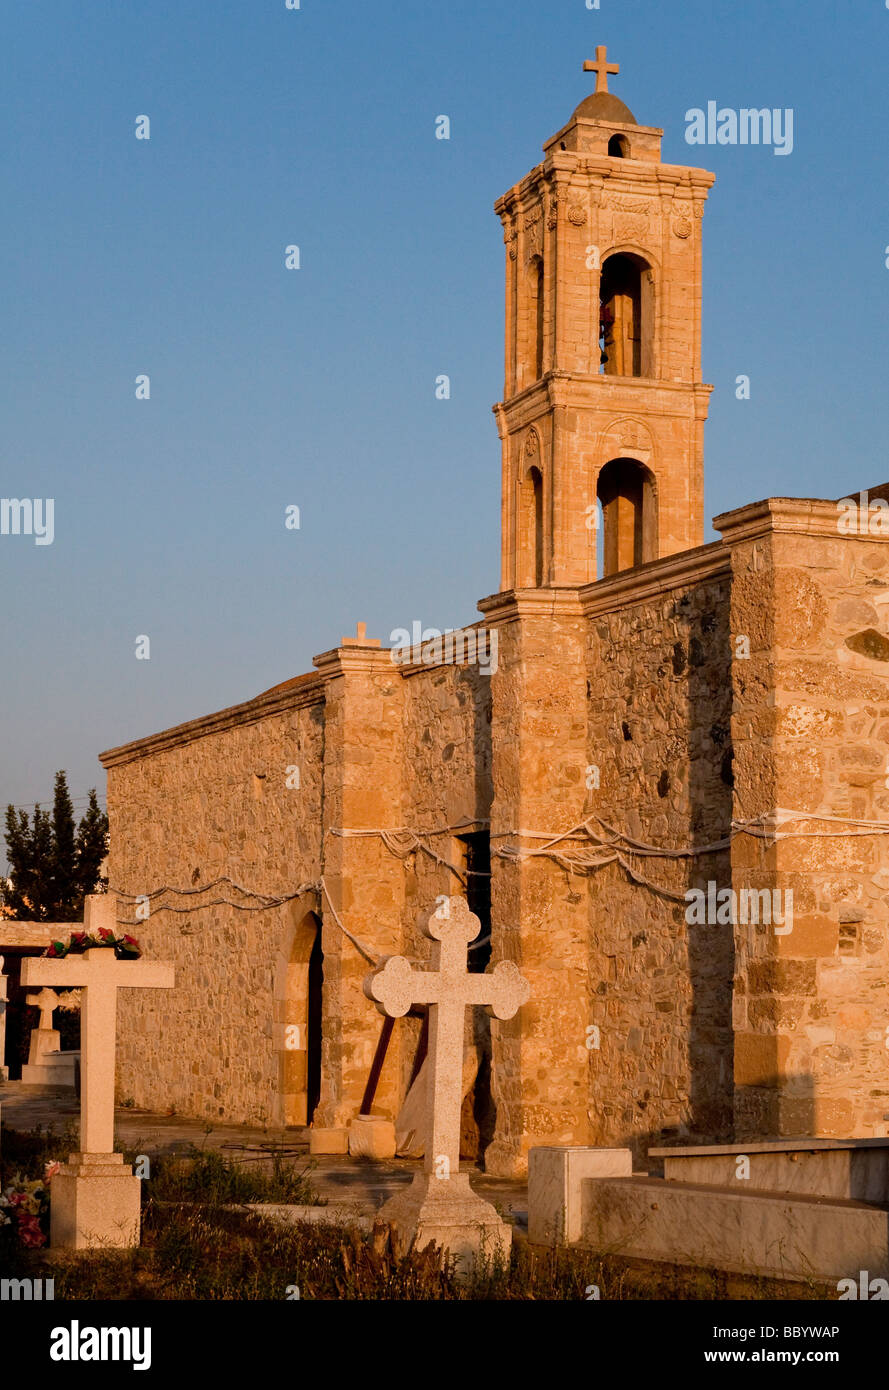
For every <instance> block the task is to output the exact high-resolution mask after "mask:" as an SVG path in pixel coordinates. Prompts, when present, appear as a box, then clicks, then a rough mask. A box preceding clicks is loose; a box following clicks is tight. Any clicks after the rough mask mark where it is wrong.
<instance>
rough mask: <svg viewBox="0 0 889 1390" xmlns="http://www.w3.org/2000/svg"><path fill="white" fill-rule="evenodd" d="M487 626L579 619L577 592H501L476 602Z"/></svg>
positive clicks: (545, 590)
mask: <svg viewBox="0 0 889 1390" xmlns="http://www.w3.org/2000/svg"><path fill="white" fill-rule="evenodd" d="M475 606H476V608H477V609H478V610H479V612H480V613H484V615H485V617H486V619H487V623H486V626H488V627H501V626H502V625H503V624H504V623H511V622H514V621H515V620H516V618H539V617H548V618H579V617H581V616H582V611H583V610H582V607H581V602H580V597H579V590H578V589H573V588H572V589H504V590H503V592H502V593H499V594H491V595H489V597H488V598H482V599H479V601H478V603H477V604H476V605H475Z"/></svg>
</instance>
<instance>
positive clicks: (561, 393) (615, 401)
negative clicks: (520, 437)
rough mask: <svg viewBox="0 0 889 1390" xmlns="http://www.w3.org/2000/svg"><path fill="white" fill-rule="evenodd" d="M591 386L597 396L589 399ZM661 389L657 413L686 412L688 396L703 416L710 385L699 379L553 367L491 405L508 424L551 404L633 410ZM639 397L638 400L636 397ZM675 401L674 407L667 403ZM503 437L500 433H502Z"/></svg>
mask: <svg viewBox="0 0 889 1390" xmlns="http://www.w3.org/2000/svg"><path fill="white" fill-rule="evenodd" d="M591 389H592V390H593V391H595V393H596V399H595V400H593V399H592V398H591V394H590V392H591ZM655 391H657V392H663V393H664V394H663V399H661V400H658V401H657V402H656V405H657V410H658V413H659V414H661V415H667V414H673V415H676V416H679V417H683V418H684V417H685V416H687V415H688V397H689V394H692V395H693V396H694V397H695V398H696V401H697V409H696V413H697V416H698V418H700V419H706V417H707V410H708V406H709V400H710V394H711V392H712V391H713V387H712V386H711V385H709V383H707V382H701V381H688V382H684V381H668V380H663V379H661V378H655V377H637V376H605V375H603V374H602V373H601V372H600V373H596V374H593V373H582V372H569V371H566V370H564V369H563V368H555V369H554V370H552V371H549V372H547V373H546V374H545V375H544V376H543V377H542V378H541V380H540V381H535V382H532V384H531V385H530V386H526V387H524V389H523V390H521V391H518V392H517V393H516V394H515V395H514V396H510V397H509V399H508V400H505V401H498V402H497V404H496V405H494V406H492V409H493V411H494V413H495V415H497V416H498V424H499V421H500V419H502V420H503V421H504V424H507V423H508V424H509V425H510V426H513V427H514V426H516V425H519V426H521V425H526V424H530V423H531V422H532V421H533V420H536V419H537V418H538V416H539V415H541V414H544V413H545V412H546V411H547V410H549V409H550V408H552V407H554V406H560V405H567V406H577V407H583V406H588V407H589V408H590V409H596V410H598V409H601V408H602V407H608V406H609V405H610V406H613V408H614V409H615V410H633V409H635V408H637V406H638V405H639V404H640V403H641V404H643V405H644V406H645V407H646V408H648V409H650V408H651V405H652V392H655ZM637 396H638V398H639V399H638V400H637V399H636V398H637ZM674 403H675V409H674V410H670V409H669V406H670V405H672V404H674ZM501 437H502V436H501Z"/></svg>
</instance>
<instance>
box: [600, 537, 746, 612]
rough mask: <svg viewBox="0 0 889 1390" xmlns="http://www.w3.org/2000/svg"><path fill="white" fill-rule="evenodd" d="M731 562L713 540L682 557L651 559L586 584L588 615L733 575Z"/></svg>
mask: <svg viewBox="0 0 889 1390" xmlns="http://www.w3.org/2000/svg"><path fill="white" fill-rule="evenodd" d="M730 570H731V560H730V557H729V553H728V551H727V550H726V547H725V546H724V545H723V543H722V541H711V542H710V544H709V545H700V546H698V547H697V548H696V549H695V550H682V551H680V552H679V554H678V555H665V556H664V557H663V559H660V560H649V561H648V563H647V564H645V565H637V566H636V568H635V569H631V570H622V571H621V573H620V574H612V575H609V577H608V578H607V579H598V580H596V582H595V583H593V584H585V585H584V586H583V588H582V589H580V590H579V595H580V601H581V603H582V605H583V612H584V616H585V617H587V618H595V617H596V616H597V615H598V614H600V613H614V612H616V611H617V610H618V609H620V608H630V607H632V605H633V604H636V603H644V602H645V601H646V600H648V599H652V598H657V597H658V596H659V595H660V594H666V593H670V592H672V591H673V590H674V589H679V588H682V587H683V586H684V585H686V584H700V583H701V581H702V580H705V579H710V578H712V577H713V576H715V575H719V574H726V575H727V574H729V572H730Z"/></svg>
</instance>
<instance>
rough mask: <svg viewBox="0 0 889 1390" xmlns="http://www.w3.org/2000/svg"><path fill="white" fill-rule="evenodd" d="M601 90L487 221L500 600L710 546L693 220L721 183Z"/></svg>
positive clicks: (603, 86)
mask: <svg viewBox="0 0 889 1390" xmlns="http://www.w3.org/2000/svg"><path fill="white" fill-rule="evenodd" d="M584 69H585V70H586V71H593V72H595V73H596V91H595V92H594V93H593V94H592V95H591V96H588V97H586V99H585V100H584V101H582V102H581V103H580V105H579V106H578V108H577V110H576V111H575V112H574V114H573V116H572V117H571V119H570V120H569V121H568V124H567V125H565V126H563V127H562V129H561V130H559V131H558V132H557V133H556V134H555V135H554V136H553V137H552V139H550V140H548V141H547V143H546V144H545V145H544V147H543V150H544V159H543V162H542V163H541V164H538V165H537V166H536V168H534V169H532V170H531V172H530V174H528V175H527V176H526V177H525V178H524V179H522V181H521V183H517V184H516V185H515V187H513V188H511V189H510V190H509V192H508V193H506V194H504V196H503V197H502V198H500V199H499V200H498V202H497V203H496V205H495V210H496V211H497V213H498V214H499V216H500V219H501V221H502V223H503V231H504V241H505V244H506V372H505V384H504V388H503V397H504V398H503V401H502V402H501V403H500V404H499V405H497V406H495V407H494V409H495V414H496V416H497V427H498V431H499V434H500V438H501V441H502V448H503V464H502V470H503V471H502V479H503V481H502V559H501V588H502V589H516V588H518V589H527V588H544V587H552V588H555V587H560V586H561V587H571V586H576V585H581V584H588V583H590V581H592V580H594V579H597V578H601V577H602V574H600V573H598V572H597V559H596V552H597V533H598V531H599V528H602V530H603V533H604V534H603V546H602V550H603V564H602V567H601V568H602V572H603V573H604V574H606V575H607V574H614V573H616V572H617V571H619V570H624V569H628V568H630V567H631V566H633V565H638V564H642V563H644V562H645V561H646V560H654V559H657V558H659V557H660V556H663V555H671V554H674V553H675V552H677V551H681V550H688V549H691V548H693V547H694V546H697V545H700V544H701V543H702V541H703V521H704V518H703V500H704V498H703V493H704V488H703V445H704V422H705V420H706V418H707V411H708V407H709V398H710V392H711V390H712V387H710V386H706V385H704V384H703V383H702V381H701V219H702V218H703V215H704V204H705V202H706V199H707V193H708V190H709V189H710V187H711V186H712V184H713V182H714V178H715V176H714V175H713V174H709V173H706V172H705V171H704V170H702V169H689V168H685V167H684V166H682V165H675V164H662V163H661V138H662V136H663V131H662V130H658V129H655V128H654V127H651V126H642V125H639V124H637V122H636V119H635V117H634V116H633V114H632V112H631V111H630V110H629V109H628V108H627V107H626V106H625V105H624V103H623V102H622V101H621V100H620V99H619V98H618V97H616V96H615V95H614V94H613V93H612V92H610V91H609V90H608V78H609V75H611V74H614V73H617V72H618V71H619V69H618V67H617V65H616V64H613V63H609V62H608V60H607V52H606V50H605V49H604V48H599V49H598V50H597V54H596V61H595V62H587V63H584Z"/></svg>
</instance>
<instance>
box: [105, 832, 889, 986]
mask: <svg viewBox="0 0 889 1390" xmlns="http://www.w3.org/2000/svg"><path fill="white" fill-rule="evenodd" d="M792 821H818V822H821V823H827V824H830V825H842V826H843V827H844V828H843V829H841V830H787V829H784V828H782V827H785V826H787V825H788V824H789V823H790V822H792ZM472 823H473V824H485V825H486V824H489V822H487V821H481V822H479V821H476V822H472ZM597 827H598V828H597ZM465 829H466V824H465V823H464V824H461V825H448V826H443V827H442V828H441V829H438V830H427V831H425V832H420V831H418V830H413V829H411V828H410V827H408V826H400V827H396V828H394V829H387V828H382V827H381V828H378V829H377V828H372V829H364V830H344V829H332V830H331V831H330V833H331V835H338V836H341V837H343V838H347V837H349V838H359V837H362V836H376V837H377V838H378V839H380V840H382V842H383V844H384V845H385V846H386V848H387V849H388V851H389V853H390V854H392V855H394V856H395V858H396V859H400V860H405V859H407V858H408V857H409V856H410V855H411V854H416V853H418V852H419V853H422V854H425V855H427V856H428V857H429V858H430V859H432V860H434V861H435V863H437V864H440V865H441V866H442V868H445V869H447V870H448V871H449V873H452V874H453V875H454V877H455V878H457V879H458V880H459V881H460V883H462V884H463V885H464V887H465V885H466V878H467V876H468V875H471V874H473V873H475V872H476V871H474V870H461V869H458V868H456V867H455V865H453V864H451V863H450V861H449V860H447V859H445V858H444V857H443V856H442V855H440V854H439V853H437V851H436V850H434V849H433V848H432V846H431V845H430V844H429V843H428V841H429V839H431V838H433V837H436V836H440V835H451V834H453V833H455V832H458V831H460V830H465ZM738 835H750V836H753V837H754V838H756V839H761V840H768V841H770V842H771V843H772V844H775V843H776V842H777V841H779V840H792V839H841V838H843V837H844V836H856V835H889V821H880V820H862V819H856V818H854V817H847V816H835V815H826V814H823V813H821V812H817V811H794V810H790V809H789V808H787V807H784V806H779V807H777V808H776V809H775V810H774V811H771V812H766V813H763V814H762V815H759V816H754V817H753V818H752V819H751V820H745V821H732V825H731V830H730V832H729V834H728V835H726V836H724V837H723V838H722V839H720V840H713V841H711V842H710V843H709V844H704V845H684V846H680V847H678V848H675V847H674V848H666V849H665V848H663V847H662V846H659V845H652V844H649V843H648V842H647V841H645V840H639V839H636V838H634V837H633V836H632V835H627V834H626V833H625V832H624V831H622V830H617V829H616V828H615V827H614V826H611V825H609V824H608V823H607V821H604V820H603V819H602V818H601V816H596V815H593V816H589V817H588V818H587V819H586V820H584V821H579V822H578V824H577V825H574V826H572V827H571V829H570V830H564V831H562V832H561V833H559V834H553V833H552V832H551V831H541V830H507V831H502V832H501V833H499V834H497V835H495V836H493V837H492V838H493V839H496V840H519V841H520V840H543V841H544V843H543V844H542V845H539V846H538V847H537V848H535V849H532V848H522V847H521V846H520V845H518V844H510V845H503V846H502V847H499V848H496V849H492V850H491V854H492V855H494V856H496V857H497V858H500V859H507V860H514V861H515V860H519V861H521V860H524V859H535V858H541V857H543V858H548V859H552V860H554V861H555V862H556V863H557V864H559V865H560V866H561V867H562V868H563V869H565V870H566V872H568V873H570V874H591V873H594V872H595V870H596V869H601V868H604V867H605V865H606V864H619V865H620V867H621V868H622V869H623V870H624V872H625V873H626V874H627V876H628V877H629V878H631V879H632V880H633V881H634V882H635V883H639V884H642V885H643V886H644V887H646V888H650V889H651V890H652V892H655V893H659V894H661V895H662V896H663V897H666V898H672V899H674V900H675V901H676V902H685V901H686V895H685V893H677V892H676V891H675V890H674V889H672V888H667V887H665V886H664V885H663V884H658V883H655V882H654V881H653V880H652V879H650V878H648V877H646V875H645V874H643V873H642V872H641V871H640V870H639V869H638V868H637V867H636V866H635V865H633V864H631V863H630V862H629V861H630V858H631V857H632V858H636V859H646V858H648V859H692V858H697V857H700V856H701V855H705V854H716V853H718V852H719V851H721V850H725V849H728V848H729V847H730V845H731V843H732V840H733V839H734V838H735V837H736V836H738ZM571 840H574V841H585V842H586V843H580V844H578V845H576V846H573V847H572V846H569V845H568V844H567V842H568V841H571ZM478 877H485V878H487V877H490V875H489V874H478ZM220 884H225V885H227V886H228V887H229V888H231V889H232V890H234V892H236V893H240V894H241V895H242V896H243V897H245V898H254V899H256V901H255V903H244V902H235V901H234V900H233V899H231V898H214V899H213V901H212V902H209V903H207V902H201V903H192V904H191V905H190V906H187V907H174V906H173V905H172V904H168V903H162V904H160V905H159V906H158V907H153V906H152V907H151V909H150V913H149V915H155V914H157V913H159V912H175V913H191V912H197V911H199V910H201V909H202V908H206V907H233V908H235V909H236V910H237V911H238V912H268V911H270V910H271V909H272V908H276V907H282V906H283V905H284V904H285V903H289V902H293V901H294V899H295V898H300V897H302V896H303V894H304V893H316V894H317V893H323V895H324V897H325V899H326V901H327V905H328V907H329V908H330V912H331V915H332V917H333V920H334V922H335V923H336V925H337V927H338V928H339V930H340V931H341V932H342V933H343V936H345V937H346V938H347V940H349V941H351V943H352V945H353V946H354V947H355V949H356V950H357V951H358V952H359V954H360V955H361V956H363V957H364V959H365V960H366V961H367V962H368V964H369V965H374V966H375V965H377V964H378V963H379V961H380V959H381V957H379V956H375V955H374V954H373V952H372V951H371V949H370V947H368V946H366V945H365V944H364V942H362V941H361V940H360V939H359V938H358V937H357V936H355V935H354V934H353V933H352V932H350V931H349V929H348V927H346V926H345V925H344V923H343V922H342V920H341V919H340V916H339V913H338V912H337V910H336V908H335V907H334V905H333V902H332V900H331V897H330V893H329V892H328V889H327V884H326V883H325V881H324V878H323V876H322V877H321V878H319V879H317V880H315V881H311V882H308V883H301V884H300V885H299V887H298V888H296V889H295V890H294V891H293V892H292V893H284V894H281V895H278V896H275V895H274V894H268V893H257V892H255V891H254V890H253V889H252V888H244V887H242V886H241V885H240V884H238V883H236V882H235V881H234V879H231V878H228V877H227V876H223V877H221V878H215V879H214V880H213V881H212V883H205V884H204V885H203V886H202V887H200V888H174V887H172V886H171V885H169V884H164V886H163V887H162V888H155V889H153V890H152V891H151V892H150V893H124V892H123V891H122V890H121V889H118V888H113V889H110V890H109V891H111V892H113V893H116V894H117V896H118V897H119V898H123V899H125V900H126V901H128V902H145V901H146V900H148V901H149V902H151V900H152V899H154V898H159V897H161V896H162V895H163V894H164V893H172V894H174V895H176V896H177V897H197V896H198V895H200V894H202V893H208V892H210V890H211V889H213V888H217V887H218V886H219V885H220ZM118 920H119V921H120V925H121V926H125V927H139V926H142V925H143V924H144V922H145V920H146V919H145V918H135V919H123V918H121V919H118ZM489 939H490V938H489V937H485V938H484V941H480V942H474V943H473V946H472V947H470V950H472V949H477V948H478V947H479V946H481V945H484V944H485V942H486V941H488V940H489Z"/></svg>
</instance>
